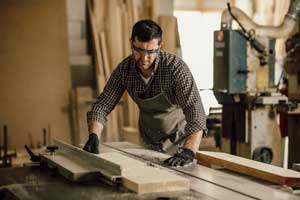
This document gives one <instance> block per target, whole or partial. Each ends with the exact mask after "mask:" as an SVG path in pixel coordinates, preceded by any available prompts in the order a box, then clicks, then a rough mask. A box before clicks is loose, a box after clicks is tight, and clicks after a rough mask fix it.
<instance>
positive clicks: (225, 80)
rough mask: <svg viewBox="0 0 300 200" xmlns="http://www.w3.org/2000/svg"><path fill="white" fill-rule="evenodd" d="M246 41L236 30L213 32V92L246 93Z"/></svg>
mask: <svg viewBox="0 0 300 200" xmlns="http://www.w3.org/2000/svg"><path fill="white" fill-rule="evenodd" d="M246 78H247V40H246V38H245V37H244V36H243V35H242V34H241V33H240V31H237V30H220V31H215V32H214V88H213V89H214V91H215V92H224V93H227V94H244V93H246Z"/></svg>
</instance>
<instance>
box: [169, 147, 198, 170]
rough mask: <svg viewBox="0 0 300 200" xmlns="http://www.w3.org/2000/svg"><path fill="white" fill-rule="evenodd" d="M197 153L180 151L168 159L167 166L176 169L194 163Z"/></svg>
mask: <svg viewBox="0 0 300 200" xmlns="http://www.w3.org/2000/svg"><path fill="white" fill-rule="evenodd" d="M194 156H195V153H194V152H193V151H192V150H190V149H184V148H183V149H180V150H179V151H178V152H177V153H176V154H175V155H174V156H172V157H170V158H168V159H166V160H165V161H164V163H165V164H167V165H169V166H172V167H176V166H185V165H188V164H190V163H192V162H193V159H194Z"/></svg>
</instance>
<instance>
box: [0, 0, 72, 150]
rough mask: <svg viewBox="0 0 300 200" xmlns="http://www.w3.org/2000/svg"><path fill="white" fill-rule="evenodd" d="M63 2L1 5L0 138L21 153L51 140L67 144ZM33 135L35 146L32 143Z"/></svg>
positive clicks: (11, 0)
mask: <svg viewBox="0 0 300 200" xmlns="http://www.w3.org/2000/svg"><path fill="white" fill-rule="evenodd" d="M65 4H66V3H65V1H62V0H43V1H36V0H26V1H18V0H1V2H0V27H1V28H0V30H1V31H0V126H1V129H0V133H1V137H2V126H3V124H7V126H8V133H9V138H8V139H9V146H10V147H11V148H23V145H24V144H25V143H27V144H28V143H32V144H33V145H34V146H36V144H37V143H38V141H42V129H43V128H46V129H47V130H49V129H51V137H52V138H53V137H56V138H60V139H63V140H65V141H69V138H70V136H69V135H70V128H69V119H68V118H69V115H68V106H69V105H68V104H69V99H68V95H69V94H68V93H69V90H70V85H71V84H70V69H69V62H68V44H67V25H66V23H67V22H66V5H65ZM29 135H31V137H32V141H31V142H30V141H29Z"/></svg>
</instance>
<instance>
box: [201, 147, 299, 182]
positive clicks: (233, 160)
mask: <svg viewBox="0 0 300 200" xmlns="http://www.w3.org/2000/svg"><path fill="white" fill-rule="evenodd" d="M196 159H197V160H198V164H201V165H205V166H208V167H210V166H212V165H216V166H221V167H223V168H225V169H229V170H231V171H234V172H238V173H242V174H246V175H249V176H252V177H256V178H259V179H262V180H266V181H270V182H272V183H276V184H280V185H287V186H291V187H299V186H300V173H299V172H296V171H293V170H289V169H284V168H281V167H277V166H274V165H270V164H266V163H262V162H258V161H254V160H250V159H246V158H241V157H238V156H234V155H231V154H227V153H221V152H208V151H198V152H197V153H196Z"/></svg>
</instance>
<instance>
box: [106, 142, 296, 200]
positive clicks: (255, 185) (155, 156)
mask: <svg viewBox="0 0 300 200" xmlns="http://www.w3.org/2000/svg"><path fill="white" fill-rule="evenodd" d="M106 144H107V145H108V146H111V147H113V148H121V149H122V151H124V152H127V153H129V154H132V155H136V156H138V157H140V158H142V159H145V160H148V161H150V162H153V163H156V164H160V165H161V164H162V163H163V160H165V159H167V158H168V157H170V156H169V155H167V154H163V153H160V152H157V151H153V150H149V149H141V148H140V147H139V148H136V147H132V144H130V143H127V142H113V143H106ZM103 146H104V145H102V147H103ZM105 148H106V149H105V150H106V151H108V149H109V148H108V147H106V146H105ZM101 151H104V149H103V150H102V149H101ZM176 171H180V172H183V173H184V174H189V175H191V176H190V177H198V178H197V180H195V179H194V178H192V179H190V181H191V183H192V184H191V189H192V190H195V191H201V193H203V194H206V195H208V196H210V197H212V198H215V199H231V200H233V199H235V200H240V199H262V200H269V199H289V200H297V199H299V197H297V196H296V195H293V194H291V193H288V192H286V191H282V190H280V189H278V187H273V185H271V184H266V183H261V182H259V181H257V180H255V179H253V178H251V179H249V178H248V177H245V176H242V175H238V174H233V173H228V172H227V171H224V170H215V169H211V168H208V167H205V166H202V165H193V166H192V167H191V168H190V167H189V168H185V167H183V168H176ZM245 186H246V187H245ZM203 188H205V189H203ZM238 194H245V195H242V196H239V195H238ZM247 197H248V198H247Z"/></svg>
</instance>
